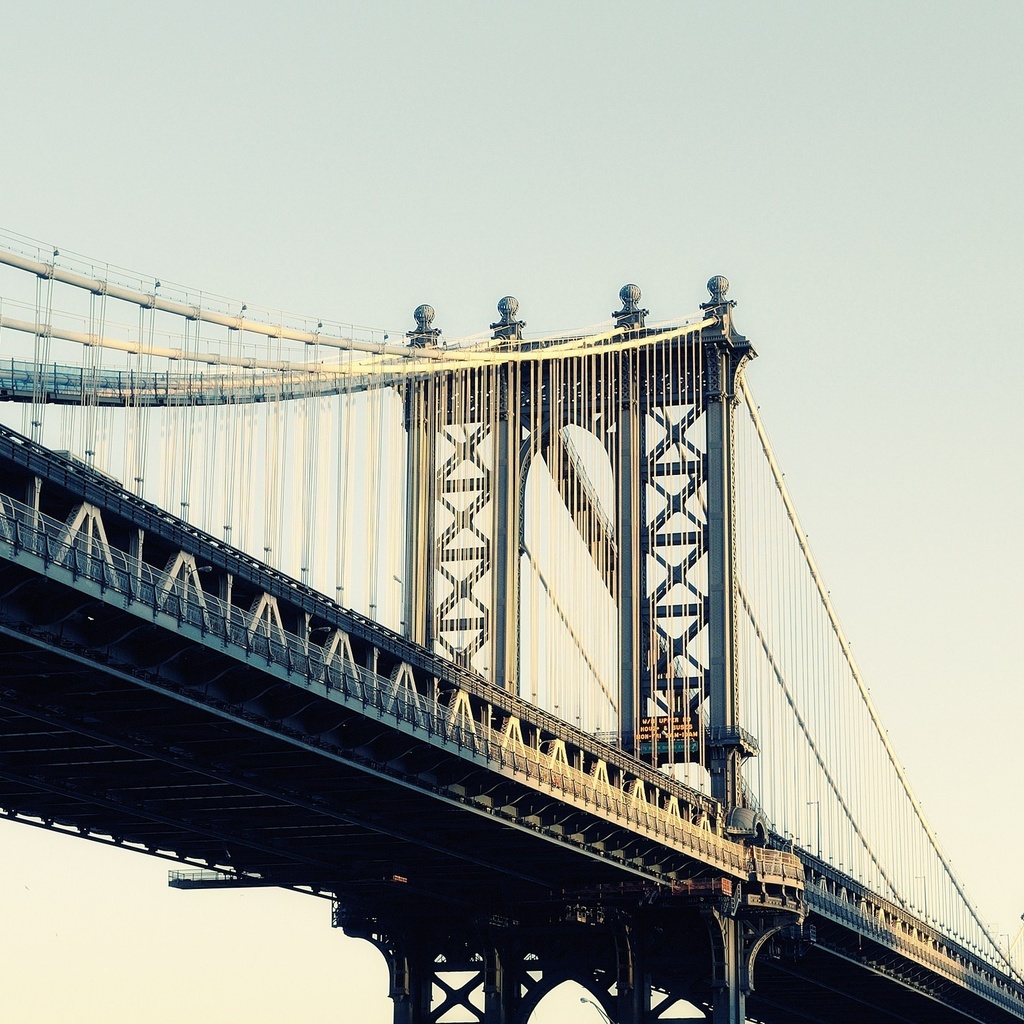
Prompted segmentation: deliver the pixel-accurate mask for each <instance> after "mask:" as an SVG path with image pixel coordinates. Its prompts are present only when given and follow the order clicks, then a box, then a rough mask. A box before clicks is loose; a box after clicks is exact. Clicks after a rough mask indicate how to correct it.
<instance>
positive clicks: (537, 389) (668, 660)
mask: <svg viewBox="0 0 1024 1024" xmlns="http://www.w3.org/2000/svg"><path fill="white" fill-rule="evenodd" d="M728 284H729V283H728V281H727V280H726V279H725V278H724V277H719V276H716V277H713V278H712V279H711V280H710V281H709V283H708V289H709V292H710V299H709V301H708V302H706V303H704V304H703V306H702V310H703V311H704V314H705V318H704V321H703V323H702V324H701V326H700V328H699V329H697V330H694V331H693V332H691V333H683V334H682V335H680V333H679V331H678V330H672V329H667V328H664V327H648V326H647V324H646V318H647V315H648V311H647V310H645V309H642V308H641V307H640V299H641V292H640V289H639V288H638V287H637V286H636V285H634V284H628V285H625V286H624V287H623V288H622V289H621V290H620V293H619V299H620V303H621V308H620V309H618V310H617V311H616V312H614V313H613V317H614V321H615V330H616V332H617V339H616V344H615V346H614V349H613V351H612V354H608V353H607V352H603V353H602V354H601V355H600V356H594V355H589V354H586V352H585V351H584V352H582V353H581V354H579V355H573V356H569V357H565V356H560V357H559V358H557V359H554V358H547V357H546V355H545V352H544V349H543V347H542V346H541V345H540V344H537V343H531V342H529V341H524V339H523V330H522V329H523V327H524V326H525V324H524V322H523V321H521V320H518V319H516V317H517V314H518V311H519V303H518V301H517V300H516V299H515V298H513V297H512V296H505V297H504V298H503V299H501V301H500V302H499V304H498V312H499V314H500V316H499V319H498V321H497V322H495V323H493V324H491V330H492V332H493V334H492V340H491V347H492V349H493V350H496V351H498V352H507V353H508V360H507V361H500V360H499V361H496V364H492V365H488V366H484V367H472V366H471V367H469V368H467V369H463V368H461V367H459V366H458V365H457V363H455V362H454V361H453V363H450V364H449V365H448V366H447V367H446V368H445V369H443V370H441V371H439V372H437V373H435V374H432V375H430V376H427V377H425V378H423V379H414V380H410V381H409V382H408V383H406V384H404V385H403V395H404V401H405V426H406V431H407V488H408V496H407V497H408V500H407V508H408V516H409V518H408V523H407V530H406V538H407V558H406V567H407V568H406V580H405V630H406V634H407V636H408V637H409V638H410V639H411V640H413V641H415V642H417V643H420V644H424V645H426V646H428V647H433V648H435V649H436V650H438V652H439V653H442V654H444V655H446V656H447V657H449V658H451V659H452V660H454V661H455V662H457V663H459V664H462V665H464V666H465V667H468V668H472V669H476V670H477V671H479V672H481V673H483V674H484V675H486V676H488V677H489V678H490V679H491V681H492V682H494V683H495V684H497V685H499V686H501V687H503V688H506V689H509V690H512V691H516V690H517V689H518V687H519V684H520V679H521V671H520V664H519V648H520V644H519V612H520V608H519V605H520V598H519V593H520V566H521V560H522V557H523V554H524V552H525V550H526V543H525V525H526V524H525V519H526V515H525V509H526V503H527V479H528V475H529V472H530V470H531V468H532V467H534V466H536V465H537V463H538V461H543V463H544V464H545V465H546V468H547V470H548V472H549V473H550V475H551V478H552V480H554V482H555V484H556V485H557V487H558V490H559V493H560V495H561V498H562V500H563V502H564V503H565V506H566V510H567V511H568V512H569V514H570V515H571V516H572V517H573V521H574V523H575V524H577V525H578V528H579V530H580V533H581V536H582V539H583V542H584V543H585V545H586V546H587V547H588V548H589V550H590V551H591V553H592V554H593V557H594V559H595V568H596V569H597V571H598V573H599V574H600V576H601V578H602V579H603V580H604V583H605V586H606V587H607V588H608V591H609V594H610V595H611V597H612V598H613V599H614V601H615V605H616V611H617V632H618V659H617V679H616V688H617V692H616V697H617V703H618V745H619V746H621V747H622V748H623V749H624V750H625V751H627V752H629V753H632V754H634V755H635V756H637V757H639V758H641V759H643V760H645V761H647V762H648V763H650V764H652V765H654V766H655V767H665V766H666V765H673V764H675V763H678V762H679V761H683V762H697V763H698V764H699V765H700V767H701V768H702V769H704V770H706V771H707V772H708V775H709V777H710V784H709V785H710V791H711V795H712V796H713V797H714V798H715V799H716V800H717V801H719V802H720V804H721V805H722V806H723V808H724V811H725V816H726V818H727V820H729V818H728V816H729V815H730V813H731V812H734V811H736V810H737V809H740V810H742V808H743V804H744V797H743V792H742V780H741V774H740V769H741V765H742V762H743V760H744V759H745V758H747V757H750V756H753V755H755V754H756V753H757V745H756V742H755V741H754V739H753V737H752V736H750V735H749V734H748V733H747V732H746V731H745V730H744V729H743V728H742V726H741V718H740V706H739V685H738V679H737V629H736V621H735V615H736V605H737V583H736V576H735V555H734V534H735V529H734V513H735V496H734V469H733V427H732V422H733V408H734V404H735V399H736V394H737V391H736V387H737V380H738V375H739V374H740V373H741V372H742V368H743V365H744V364H745V362H746V361H747V360H748V359H750V358H752V357H753V356H754V354H755V353H754V351H753V348H752V346H751V345H750V343H749V342H748V341H747V340H746V339H745V338H744V337H743V336H742V335H740V334H738V333H737V332H736V331H735V329H734V327H733V321H732V311H733V308H734V306H735V303H734V302H733V301H731V300H729V299H727V298H726V293H727V290H728ZM433 318H434V311H433V309H432V308H431V307H430V306H426V305H421V306H419V307H418V308H417V309H416V312H415V319H416V327H415V328H414V329H413V330H412V331H410V332H409V334H408V337H409V339H410V344H411V345H413V346H432V347H436V346H438V345H440V344H441V339H440V331H439V330H437V329H436V328H434V327H432V326H431V325H432V322H433ZM567 429H577V430H585V431H587V432H589V433H590V434H592V435H593V436H594V437H596V438H597V439H598V440H599V442H600V444H601V445H602V446H603V448H604V453H605V457H606V458H607V460H608V462H609V463H610V466H611V471H612V472H611V475H612V479H613V488H612V492H613V493H612V495H611V499H610V503H611V506H612V507H611V508H610V509H608V510H606V511H608V512H610V514H609V515H607V516H604V517H602V516H597V515H593V514H583V513H584V512H587V513H592V512H593V506H594V505H596V504H597V503H599V502H600V501H602V500H604V501H608V496H607V495H605V496H603V497H602V496H599V495H598V494H596V493H595V489H594V487H593V486H592V485H591V484H589V482H588V480H587V479H586V471H585V468H584V467H583V466H581V465H580V461H579V459H578V458H577V457H576V456H575V455H574V454H573V453H572V451H571V450H568V451H567V442H566V441H565V440H564V434H565V432H566V430H567ZM609 520H610V521H611V524H612V528H611V530H609V529H608V521H609ZM747 820H748V821H749V812H748V819H747ZM702 913H703V916H704V919H705V925H706V926H707V928H708V930H709V931H710V942H711V948H712V951H713V953H712V957H711V962H712V965H713V966H712V998H711V1000H710V1001H711V1002H712V1004H713V1020H714V1022H715V1024H736V1022H741V1021H743V1020H744V1019H745V1012H744V999H745V991H746V990H747V989H748V988H749V986H750V976H751V964H752V962H753V957H754V955H755V953H756V949H757V948H759V946H760V944H761V943H762V942H763V941H764V938H765V936H766V935H767V934H768V932H769V931H773V930H774V927H773V926H772V927H769V926H768V925H766V922H765V921H763V920H762V921H754V922H752V921H751V920H750V919H749V917H748V918H747V919H745V920H743V919H741V918H740V917H739V916H738V915H737V913H736V904H735V903H734V904H732V905H730V901H729V900H725V901H718V902H712V903H710V904H708V905H707V906H706V907H705V908H704V909H703V911H702ZM651 920H652V918H651V916H650V915H647V916H645V915H643V914H640V915H635V916H632V917H629V916H628V915H627V916H626V917H623V916H622V914H621V913H618V914H617V917H616V921H617V923H616V925H615V927H614V928H613V927H612V926H611V925H610V924H608V925H607V926H606V927H604V928H603V930H604V931H605V932H606V933H607V934H608V935H609V936H610V938H609V940H608V942H609V945H608V946H607V948H605V949H604V952H603V953H599V952H598V951H597V949H596V947H595V949H594V951H593V953H592V959H593V963H592V965H591V966H592V968H593V969H597V968H598V967H599V966H600V968H601V971H602V972H603V974H602V976H603V977H611V976H615V977H616V978H617V981H616V985H617V986H618V990H619V995H618V996H617V997H616V998H615V999H614V1000H612V1001H608V1002H607V1004H606V1010H607V1011H608V1012H609V1013H610V1015H612V1016H613V1018H614V1019H615V1020H616V1022H617V1024H646V1022H648V1021H654V1020H655V1019H662V1018H660V1017H656V1016H655V1015H654V1013H653V1011H652V1009H651V1007H652V1003H653V1002H654V1001H655V1000H654V996H653V994H652V992H653V990H652V989H651V977H652V974H651V965H652V964H653V963H655V961H657V959H658V957H659V956H664V955H665V950H655V949H654V945H653V940H652V938H651V935H650V934H649V933H648V925H647V924H646V923H645V922H648V923H649V922H650V921H651ZM658 927H659V928H663V927H664V924H663V923H662V924H659V925H658ZM360 928H362V934H365V935H366V936H367V937H370V938H371V939H372V940H373V941H374V942H375V943H376V944H377V945H378V947H379V948H381V949H382V951H384V952H385V954H386V955H387V957H388V959H389V963H391V965H392V989H393V991H392V995H393V996H394V997H395V999H396V1004H395V1005H396V1021H403V1022H409V1024H420V1022H427V1021H432V1020H433V1019H434V1018H433V1017H432V1016H431V1015H430V1014H431V1010H430V1008H429V1003H430V1000H429V991H430V989H431V985H437V984H438V983H439V981H438V972H439V970H440V968H439V966H438V965H451V964H454V963H455V962H460V963H462V966H463V968H464V969H465V970H467V971H468V970H471V969H476V968H474V966H473V965H474V964H476V965H479V983H480V985H483V986H484V991H485V992H487V993H489V994H488V995H487V1006H488V1009H487V1010H486V1012H485V1015H484V1017H483V1018H482V1019H483V1020H485V1021H488V1022H490V1021H495V1022H498V1021H500V1022H502V1024H511V1022H512V1021H517V1022H518V1021H520V1020H525V1019H526V1017H525V1016H523V1014H524V1013H526V1009H527V1008H526V1003H524V1002H523V999H522V998H521V997H520V996H516V995H514V994H512V991H511V990H515V991H519V990H520V989H521V988H522V985H523V981H522V979H523V978H524V977H525V976H526V974H527V973H529V971H530V966H529V964H528V963H527V962H526V961H523V960H522V959H521V958H520V954H521V953H522V950H523V949H526V948H529V949H533V950H534V952H533V953H532V954H531V955H533V956H534V957H535V958H536V957H537V956H538V955H539V954H538V953H537V950H539V949H541V948H544V949H546V950H547V951H548V952H547V954H546V956H545V957H544V958H542V959H545V960H547V961H549V963H548V966H547V967H546V970H547V971H548V972H551V971H555V970H558V967H557V964H558V962H559V960H558V955H557V953H556V952H555V951H554V950H555V947H557V946H558V943H559V941H560V940H559V939H558V938H557V936H558V935H559V934H560V931H561V929H560V928H558V927H552V928H550V932H551V934H546V935H545V937H544V939H543V940H542V941H541V940H539V939H537V938H536V937H535V938H534V940H533V946H528V947H523V946H522V944H521V942H519V940H517V941H515V942H510V941H509V939H508V935H507V933H501V932H500V929H499V930H498V932H496V931H495V929H494V927H491V926H488V927H487V928H485V929H483V931H484V932H486V933H487V935H489V936H492V937H493V936H494V935H495V934H503V937H502V938H501V941H497V940H494V941H492V939H488V941H487V942H486V943H484V944H483V946H481V945H480V943H479V942H476V943H474V942H473V941H471V940H470V939H469V938H468V937H467V935H466V932H467V930H468V931H472V930H473V929H474V928H475V929H476V932H475V933H474V934H476V935H477V938H479V934H482V933H481V932H480V925H479V923H477V924H476V925H473V926H472V927H470V926H469V924H468V923H467V926H466V928H464V929H461V930H460V929H454V930H453V929H451V928H450V927H449V928H448V929H447V930H445V931H444V935H443V936H442V935H441V933H440V932H437V929H436V927H434V926H433V925H430V924H429V923H428V922H425V921H419V922H412V921H404V922H391V923H390V924H385V923H382V922H380V921H373V922H369V923H367V922H364V923H363V924H362V925H360V924H358V923H357V922H355V921H353V922H350V923H349V924H348V925H347V930H349V931H358V930H359V929H360ZM435 933H436V934H435ZM427 934H434V935H435V937H434V939H433V940H428V939H427V938H426V935H427ZM396 936H404V938H397V937H396ZM680 942H682V940H680ZM424 943H426V944H425V945H424ZM485 946H486V947H487V948H486V949H484V947H485ZM434 947H436V948H434ZM680 948H681V947H680ZM445 950H447V951H445ZM472 950H476V953H475V954H471V953H470V952H467V951H472ZM517 950H519V951H520V952H519V953H517V952H516V951H517ZM609 950H618V952H617V953H615V954H614V955H613V954H612V953H610V952H609ZM609 956H610V957H611V959H610V960H607V957H609ZM602 957H605V958H606V962H605V961H602ZM616 957H617V958H618V959H616ZM599 962H600V963H599ZM644 964H646V965H647V966H646V968H645V966H644ZM417 965H418V966H417ZM538 966H539V964H538ZM585 973H586V972H585ZM590 973H591V974H592V973H593V971H592V970H591V971H590ZM599 973H600V972H599ZM655 973H656V974H660V975H661V976H662V977H669V976H671V975H672V971H671V970H668V969H667V968H662V969H661V970H660V971H657V972H655ZM567 976H569V975H567ZM502 978H504V979H506V982H505V983H504V987H503V983H502V980H501V979H502ZM431 979H433V980H431ZM470 987H472V986H470ZM668 987H670V988H671V986H668ZM449 998H450V1000H453V999H454V1000H455V1001H456V1002H458V1000H457V999H456V998H455V996H454V995H452V994H449ZM527 1002H528V1001H527ZM467 1005H468V1004H467Z"/></svg>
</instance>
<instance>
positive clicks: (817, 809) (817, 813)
mask: <svg viewBox="0 0 1024 1024" xmlns="http://www.w3.org/2000/svg"><path fill="white" fill-rule="evenodd" d="M807 806H808V807H813V808H814V819H815V821H816V822H817V824H818V860H821V801H820V800H808V801H807Z"/></svg>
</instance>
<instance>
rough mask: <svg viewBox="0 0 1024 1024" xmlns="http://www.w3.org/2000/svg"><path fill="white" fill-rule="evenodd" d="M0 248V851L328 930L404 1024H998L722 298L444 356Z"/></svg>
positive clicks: (982, 965)
mask: <svg viewBox="0 0 1024 1024" xmlns="http://www.w3.org/2000/svg"><path fill="white" fill-rule="evenodd" d="M0 241H2V243H3V248H2V249H0V403H6V404H0V410H2V413H3V417H2V418H3V422H4V423H5V424H6V425H5V426H3V427H0V648H2V651H3V661H2V666H3V668H2V671H0V738H2V742H0V808H2V810H3V813H5V814H6V815H7V817H9V818H11V819H14V820H17V821H22V822H25V823H26V824H29V825H35V826H38V827H44V828H48V829H53V830H60V831H65V832H71V833H73V834H76V835H80V836H82V837H83V838H86V839H90V840H93V841H96V842H101V843H109V844H113V845H117V846H122V847H126V848H130V849H135V850H138V851H140V852H144V853H147V854H149V855H152V856H158V857H164V858H167V859H169V860H171V861H173V862H175V864H174V870H173V871H172V872H171V884H172V885H175V886H178V887H181V888H204V887H205V888H210V887H236V888H243V887H255V886H282V887H287V888H292V889H296V890H299V891H303V892H308V893H310V894H312V895H314V896H321V897H324V898H326V899H329V900H331V901H332V904H333V915H334V923H335V924H336V925H337V926H338V927H341V928H343V929H344V930H345V931H346V932H347V933H348V934H350V935H354V936H359V937H362V938H365V939H367V940H368V941H370V942H372V943H374V944H375V945H376V946H377V948H378V949H380V950H381V952H382V953H383V955H384V956H385V957H386V959H387V962H388V966H389V971H390V992H389V994H390V996H391V998H392V1000H393V1001H394V1015H395V1020H396V1022H406V1024H428V1022H430V1024H433V1022H441V1021H478V1022H485V1024H526V1022H527V1021H528V1020H529V1017H530V1014H531V1012H532V1011H533V1010H534V1009H535V1008H536V1006H537V1005H538V1003H539V1001H540V1000H541V999H542V998H543V997H544V996H545V995H546V994H547V993H548V992H549V991H551V990H552V989H553V988H555V987H556V986H558V985H560V984H561V983H563V982H564V981H566V980H573V981H576V982H578V983H579V984H581V985H583V986H584V987H585V988H586V989H587V990H588V992H589V993H591V995H592V997H593V1000H594V1001H595V1002H596V1003H597V1004H598V1006H599V1007H600V1008H601V1009H602V1010H603V1011H604V1013H605V1014H606V1015H607V1016H608V1017H609V1019H610V1020H613V1021H615V1022H617V1024H653V1022H662V1024H668V1022H671V1021H674V1020H679V1019H681V1018H680V1014H683V1013H688V1012H690V1011H689V1010H688V1009H687V1008H692V1007H697V1008H698V1009H699V1010H701V1011H703V1012H704V1013H705V1014H706V1016H707V1018H708V1019H709V1020H712V1021H714V1022H715V1024H733V1022H741V1021H744V1020H747V1019H750V1020H754V1021H764V1022H783V1021H786V1022H792V1021H815V1022H830V1024H831V1022H846V1021H863V1020H871V1021H912V1022H925V1021H928V1022H935V1021H939V1022H944V1021H991V1022H1004V1021H1014V1020H1024V979H1022V975H1021V965H1020V962H1019V959H1015V955H1014V948H1015V943H1013V942H1008V941H1003V942H1000V941H998V937H997V936H995V935H993V933H992V931H991V930H990V928H989V926H988V925H987V924H986V923H985V921H984V920H983V919H982V917H981V916H980V915H979V914H978V912H977V911H976V910H975V908H974V907H973V906H972V904H971V902H970V900H969V899H968V898H967V895H966V893H965V889H964V886H963V883H962V882H961V880H960V879H959V878H958V876H957V874H956V872H955V871H954V870H953V868H952V866H951V865H950V863H949V861H948V859H947V857H946V856H945V854H944V853H943V851H942V849H941V847H940V845H939V844H938V842H937V841H936V838H935V835H934V833H933V831H932V829H931V828H930V826H929V825H928V822H927V820H926V818H925V816H924V813H923V811H922V809H921V807H920V804H919V803H918V801H917V799H916V798H915V796H914V794H913V790H912V788H911V786H910V784H909V782H908V780H907V778H906V776H905V773H904V771H903V769H902V767H901V765H900V761H899V759H898V757H897V756H896V753H895V751H894V750H893V749H892V747H891V744H890V742H889V740H888V738H887V735H886V732H885V729H884V728H883V726H882V725H881V723H880V721H879V718H878V715H877V713H876V711H875V708H874V706H873V704H872V702H871V699H870V696H869V694H868V690H867V687H866V685H865V683H864V681H863V679H862V678H861V675H860V673H859V671H858V669H857V666H856V663H855V661H854V659H853V656H852V653H851V650H850V645H849V643H848V642H847V640H846V637H845V635H844V633H843V631H842V628H841V626H840V624H839V620H838V618H837V616H836V614H835V611H834V609H833V607H832V603H831V600H830V597H829V594H828V592H827V590H826V589H825V587H824V585H823V583H822V581H821V577H820V574H819V572H818V570H817V567H816V565H815V563H814V559H813V557H812V555H811V552H810V548H809V546H808V544H807V540H806V536H805V535H804V533H803V531H802V529H801V527H800V524H799V519H798V517H797V515H796V510H795V508H794V506H793V503H792V501H791V499H790V497H789V495H788V493H787V490H786V487H785V484H784V481H783V478H782V474H781V472H780V471H779V468H778V464H777V461H776V458H775V455H774V453H773V451H772V448H771V445H770V443H769V440H768V435H767V432H766V430H765V428H764V426H763V424H762V422H761V420H760V417H759V414H758V411H757V406H756V403H755V402H754V400H753V398H752V396H751V392H750V389H749V386H748V384H747V382H746V380H745V378H744V369H745V366H746V365H747V364H748V362H749V361H750V360H751V359H752V358H753V357H754V355H755V352H754V349H753V347H752V345H751V343H750V342H749V341H748V340H747V339H746V338H745V337H743V336H742V335H741V334H739V333H738V331H737V330H736V327H735V325H734V322H733V309H734V305H735V304H734V302H733V301H731V300H730V299H729V298H728V282H727V281H726V280H725V279H724V278H721V277H715V278H712V279H711V281H710V282H709V285H708V289H709V298H708V301H706V302H704V303H703V304H701V306H700V308H699V310H697V311H696V312H695V313H694V314H693V315H690V316H686V317H680V318H676V319H672V320H666V321H660V322H655V321H654V320H652V318H651V317H650V314H649V312H648V311H647V310H645V309H642V308H641V306H640V299H641V295H640V290H639V289H638V288H637V287H636V286H634V285H627V286H625V287H624V288H623V289H622V291H621V292H620V295H619V306H620V308H618V309H617V310H616V311H615V312H614V313H613V315H612V317H611V319H610V320H609V321H607V322H604V323H601V324H598V325H595V326H593V327H589V328H587V329H583V330H580V331H578V332H573V333H565V334H559V335H552V336H532V335H527V334H526V332H525V330H524V328H525V324H524V322H523V321H521V320H519V319H517V317H518V315H519V310H518V303H517V302H516V300H515V299H513V298H512V297H511V296H506V297H505V298H503V299H502V300H501V302H500V303H499V304H498V314H499V315H498V318H497V320H496V322H495V323H493V324H491V325H490V326H489V328H488V329H487V330H486V331H484V332H482V333H481V334H480V335H477V336H474V337H470V338H459V339H452V338H445V337H444V336H443V334H442V332H441V330H440V329H439V328H438V327H435V326H434V321H435V314H434V311H433V310H432V309H431V308H430V307H429V306H426V305H423V306H420V307H419V308H418V309H417V310H416V311H415V314H414V317H413V321H414V323H413V326H412V327H411V329H409V330H408V331H402V332H391V333H389V332H385V331H382V330H375V329H370V328H363V327H358V326H354V325H346V324H340V323H333V322H326V321H324V320H322V319H319V318H302V317H295V316H289V315H285V314H284V313H282V312H281V311H274V310H269V309H262V308H256V307H254V306H253V307H250V306H249V305H248V304H243V303H234V302H230V301H227V300H224V299H222V298H220V297H218V296H214V295H209V294H205V293H202V292H198V291H191V290H188V289H183V288H178V287H176V286H172V285H170V284H168V283H163V282H161V281H159V280H156V279H146V278H140V277H138V276H133V275H131V274H129V273H127V272H125V271H122V270H119V269H118V268H113V267H110V266H109V265H105V264H104V265H97V264H94V263H91V262H90V261H88V260H85V259H83V258H81V257H78V256H74V255H72V254H67V253H64V254H62V253H60V252H59V251H57V250H55V249H53V248H52V247H41V246H38V245H36V244H34V243H31V242H29V241H28V240H26V239H23V238H19V237H14V236H4V237H3V238H2V239H0ZM1017 945H1019V944H1017Z"/></svg>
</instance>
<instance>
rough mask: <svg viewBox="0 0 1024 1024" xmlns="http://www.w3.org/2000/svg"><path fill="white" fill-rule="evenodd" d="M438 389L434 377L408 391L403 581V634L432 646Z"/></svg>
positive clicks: (406, 403)
mask: <svg viewBox="0 0 1024 1024" xmlns="http://www.w3.org/2000/svg"><path fill="white" fill-rule="evenodd" d="M437 401H438V397H437V388H436V387H434V382H433V380H432V379H429V378H428V379H427V380H420V381H412V382H411V383H409V384H407V385H406V391H405V430H406V468H405V514H406V517H407V518H406V530H405V538H406V539H405V580H404V581H403V582H404V599H405V600H404V606H403V620H404V623H405V629H404V631H403V632H404V633H405V635H406V636H407V637H408V638H409V639H410V640H412V641H413V642H414V643H417V644H420V645H422V646H423V647H426V648H427V649H428V650H432V649H433V646H434V557H435V548H436V544H435V538H434V517H435V515H436V509H435V501H434V488H435V486H436V479H437V416H438V410H437V408H436V406H437Z"/></svg>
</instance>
